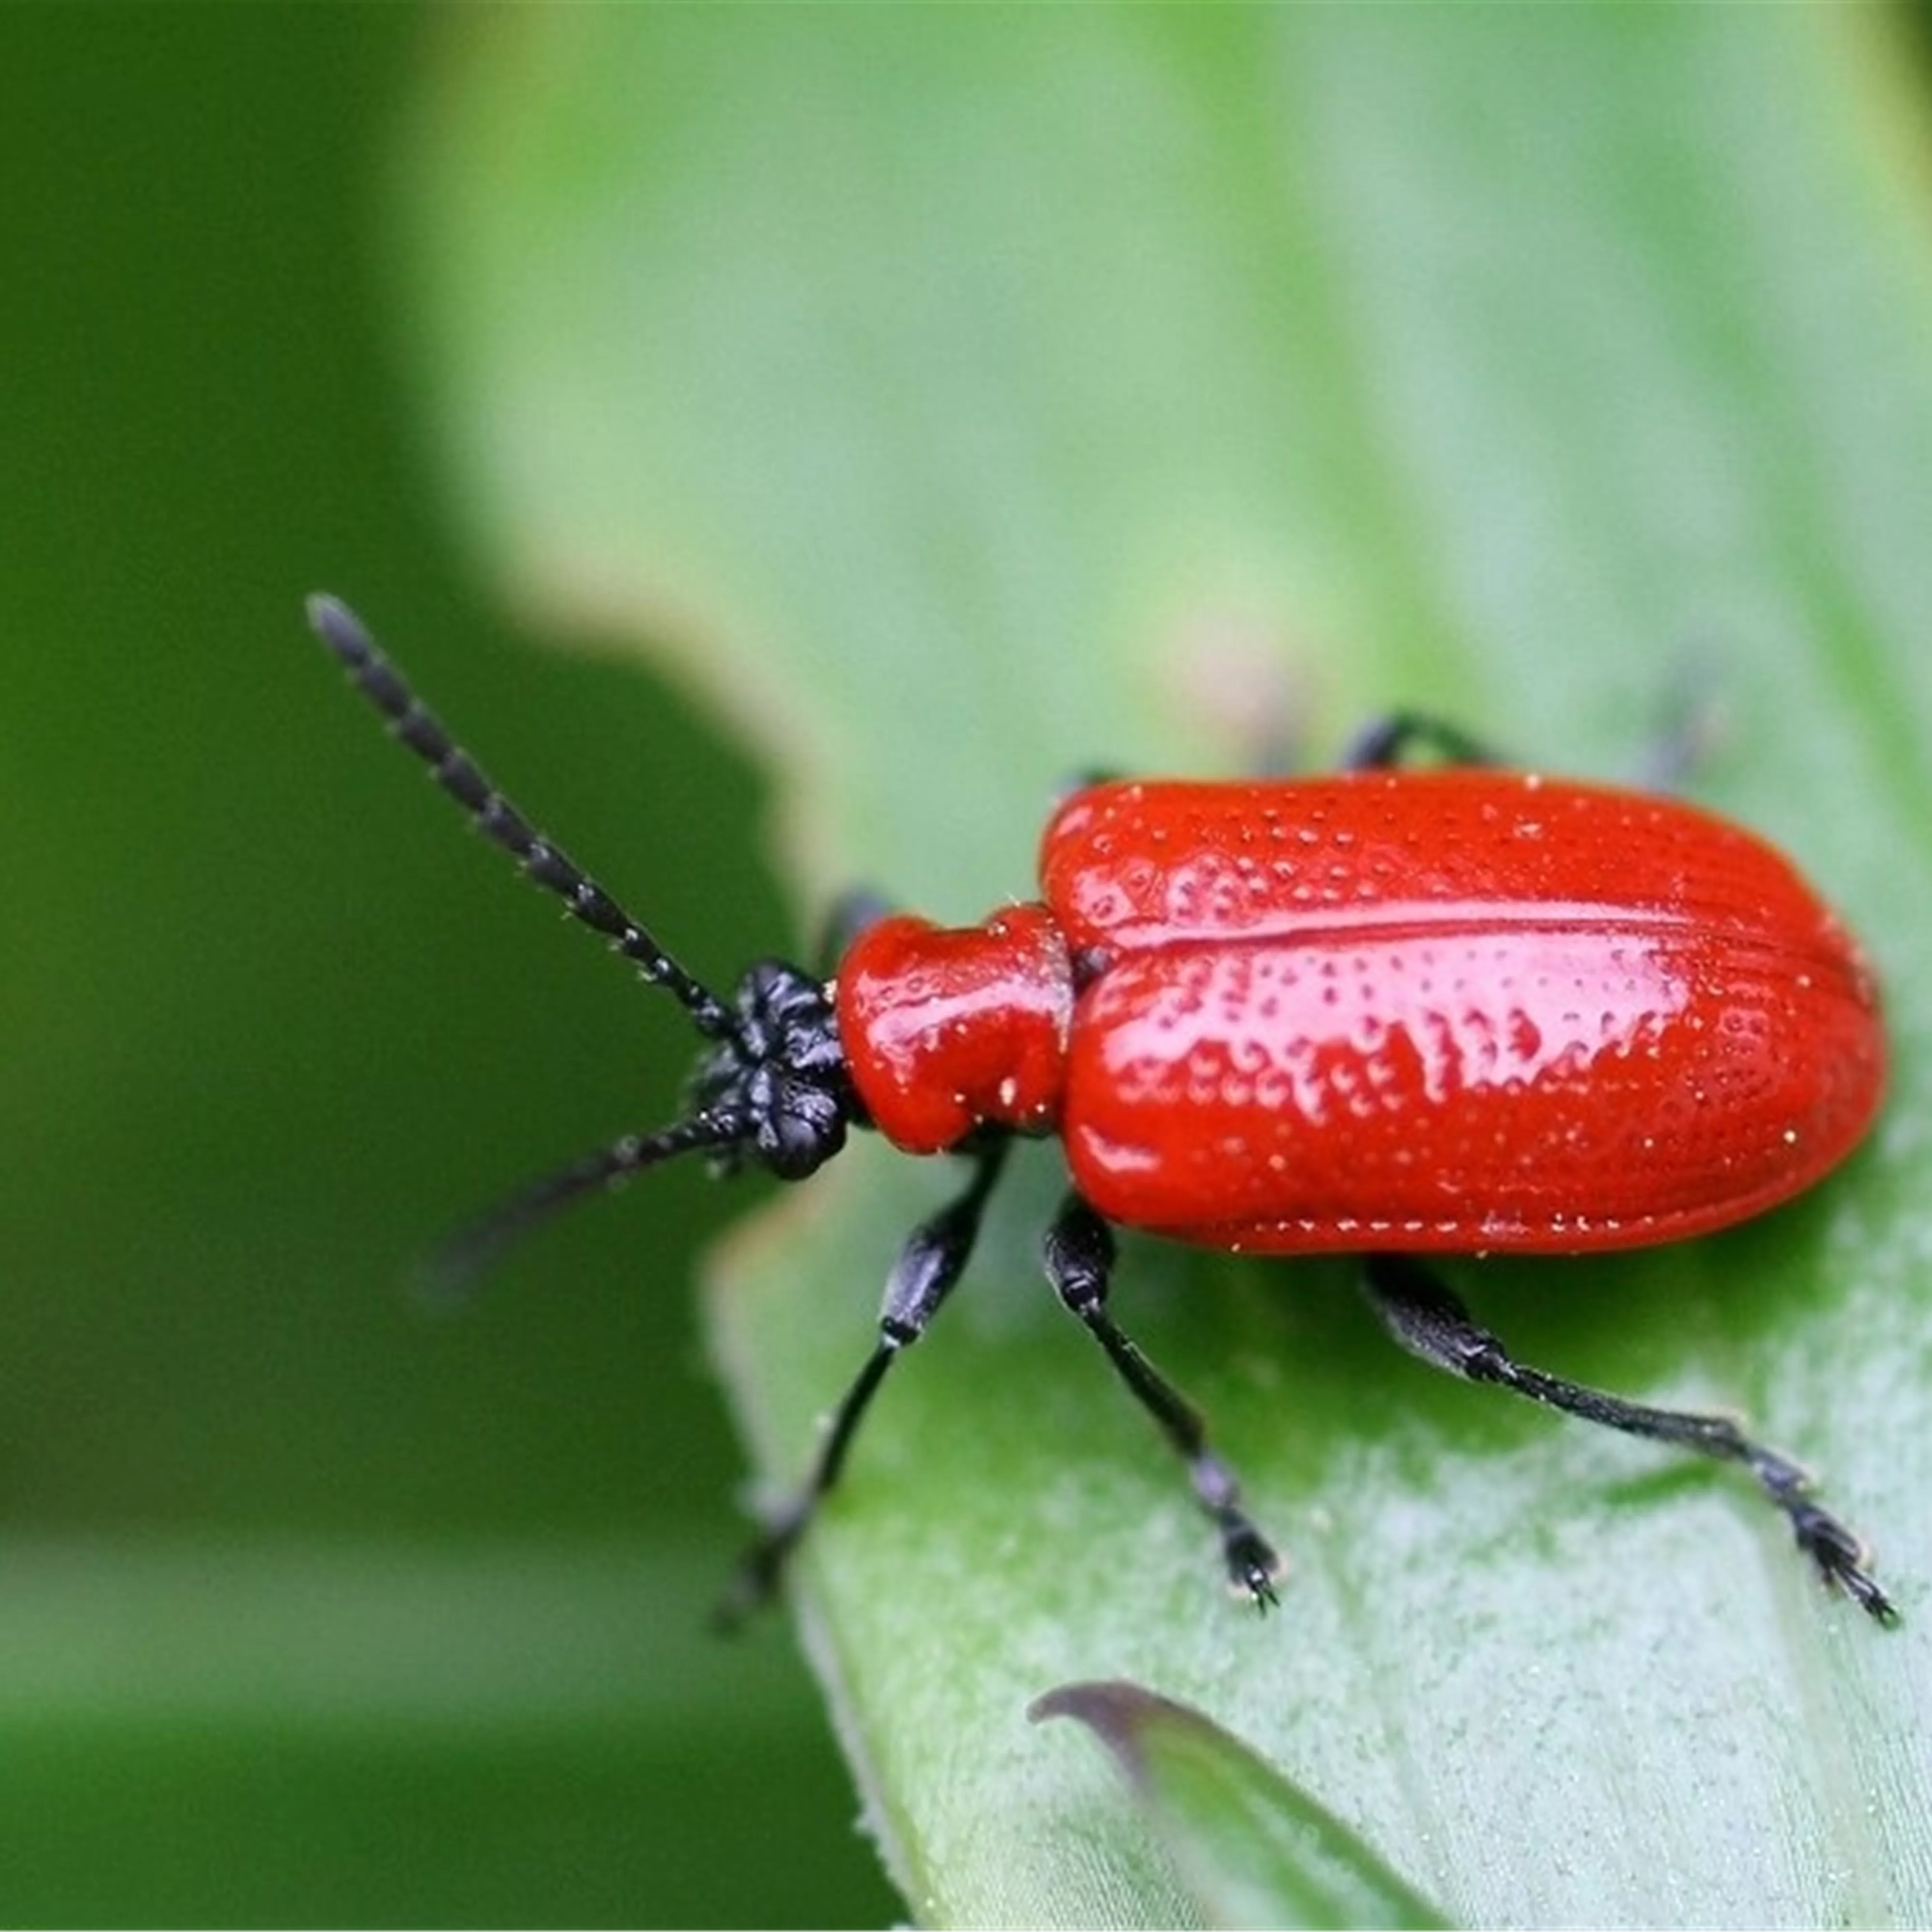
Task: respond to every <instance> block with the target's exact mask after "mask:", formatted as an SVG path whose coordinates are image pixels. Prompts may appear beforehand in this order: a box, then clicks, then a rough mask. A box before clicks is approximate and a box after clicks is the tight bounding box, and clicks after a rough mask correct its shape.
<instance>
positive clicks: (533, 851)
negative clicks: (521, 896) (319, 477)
mask: <svg viewBox="0 0 1932 1932" xmlns="http://www.w3.org/2000/svg"><path fill="white" fill-rule="evenodd" d="M308 620H309V622H310V624H311V625H312V626H313V627H314V631H315V634H316V635H317V637H320V639H321V640H322V641H323V643H325V644H326V645H327V646H328V647H329V649H331V650H332V651H333V652H335V655H336V656H337V657H338V658H340V659H341V662H342V664H343V666H344V668H345V669H346V670H347V671H348V673H349V675H350V679H352V680H353V682H354V683H355V685H356V688H357V689H358V690H359V691H361V692H362V694H363V696H364V697H366V698H368V700H369V701H370V703H371V704H373V705H374V706H375V707H376V709H377V710H378V711H380V712H382V714H383V716H384V717H386V718H388V719H389V730H390V732H391V734H392V736H395V737H396V738H398V739H401V742H403V743H404V744H405V745H408V746H409V748H410V750H411V751H414V752H415V753H416V756H417V757H419V758H421V759H422V761H423V762H424V763H425V764H426V765H428V766H429V768H430V770H431V773H432V774H433V775H434V777H435V779H436V781H437V784H440V786H441V787H443V790H445V791H446V792H447V793H449V795H450V796H451V797H452V798H453V799H455V800H456V802H457V803H458V805H461V806H462V807H463V809H464V810H465V811H467V812H468V813H469V815H470V817H471V818H472V820H474V821H475V823H476V825H477V826H478V829H480V830H481V831H482V832H483V833H484V835H486V836H487V837H488V838H490V839H493V841H495V842H496V844H499V845H500V846H502V848H503V849H504V850H505V851H506V852H508V853H509V854H510V856H511V857H512V858H514V859H515V860H516V861H517V863H518V864H519V865H520V866H521V867H522V868H523V871H525V872H526V873H527V874H529V877H531V878H532V879H534V880H535V881H536V882H537V883H538V885H540V886H543V887H544V888H545V889H547V890H548V891H550V892H554V893H555V894H556V895H557V897H558V898H560V899H561V900H562V901H563V903H564V904H565V906H566V907H568V909H569V911H570V913H571V916H572V917H573V918H574V919H579V920H580V921H582V922H583V924H584V925H586V926H589V928H590V929H591V930H592V932H597V933H601V935H603V936H604V938H606V939H607V940H608V941H610V947H611V950H612V951H613V952H616V953H622V955H623V956H624V957H625V959H628V960H629V961H630V962H631V965H634V967H636V968H637V971H638V972H639V973H640V974H642V975H643V977H644V978H645V979H646V980H648V981H649V983H650V984H651V985H652V986H661V987H663V988H664V989H665V990H666V991H667V992H669V993H670V995H672V996H673V998H676V1000H677V1001H679V1004H682V1007H684V1009H685V1011H686V1012H687V1013H689V1014H690V1016H691V1022H692V1024H693V1025H695V1026H696V1027H697V1030H698V1031H699V1032H700V1033H702V1034H706V1036H708V1037H710V1038H712V1039H714V1040H722V1039H728V1038H730V1037H732V1036H733V1034H734V1033H735V1032H736V1025H735V1022H734V1021H733V1018H732V1016H731V1013H730V1009H729V1008H727V1007H726V1006H725V1005H724V1003H723V1002H722V1001H720V1000H718V998H715V996H714V995H712V993H710V992H708V991H707V990H706V989H705V988H704V987H703V986H700V984H699V983H698V982H697V980H694V979H693V978H692V977H691V975H690V974H688V973H687V972H686V971H685V970H684V968H682V966H680V965H679V964H678V963H677V962H676V960H675V959H673V958H672V957H671V956H670V954H669V953H667V952H666V951H665V950H664V948H663V947H661V946H660V945H659V944H658V942H657V941H656V940H655V939H654V938H652V936H651V935H650V934H649V932H647V931H646V929H644V928H643V926H640V925H639V924H638V923H637V921H636V920H635V919H633V918H632V917H631V915H630V914H629V913H627V912H626V911H625V910H624V909H623V907H622V906H620V905H619V904H618V903H617V901H616V900H615V899H613V898H612V897H611V896H610V894H609V893H608V892H606V891H605V890H604V888H603V887H602V886H600V885H598V883H597V882H596V881H595V880H594V879H592V878H590V877H588V876H587V875H586V874H585V873H584V872H583V871H581V870H580V868H578V867H577V865H576V864H575V863H574V862H573V861H572V860H571V859H570V858H569V856H568V855H567V854H566V853H564V852H563V851H562V850H560V849H559V847H557V846H556V845H554V844H552V843H551V842H550V840H549V839H548V838H545V837H544V835H543V834H542V833H541V832H538V830H537V829H535V826H532V824H531V823H530V822H529V820H527V819H526V818H525V817H524V816H523V814H522V813H521V812H520V811H518V810H517V808H516V807H515V806H514V805H512V804H511V802H510V801H509V800H508V799H507V798H505V796H503V794H502V793H501V792H500V791H499V790H497V789H496V787H495V786H494V785H493V784H492V783H491V782H490V780H489V778H487V776H486V775H484V772H483V770H482V768H481V766H479V765H478V763H476V761H475V760H474V759H473V758H472V757H470V755H469V753H468V752H466V751H463V749H462V748H460V746H459V745H458V744H457V743H456V742H455V740H454V739H452V737H451V736H450V735H449V733H448V732H447V731H446V730H444V729H443V726H442V724H440V722H439V721H438V720H437V717H436V715H435V714H434V712H431V710H430V709H428V707H427V706H425V704H424V703H422V700H420V699H419V697H417V696H416V693H415V692H414V691H412V690H411V689H410V685H409V681H408V680H407V679H406V678H405V677H404V676H403V674H402V673H401V671H399V670H397V668H396V667H395V665H394V664H392V663H391V662H390V661H389V659H388V658H386V656H384V655H383V652H382V651H381V650H380V649H378V648H377V644H376V642H375V640H374V638H372V637H371V636H370V634H369V633H368V630H367V629H366V628H365V627H364V625H363V623H362V619H360V618H359V617H358V616H356V613H354V612H353V610H350V608H349V607H348V606H347V604H344V603H342V602H341V601H339V600H338V599H337V598H333V597H329V596H324V595H317V596H314V597H311V598H310V599H309V600H308ZM695 1124H696V1123H691V1125H693V1126H694V1125H695ZM713 1138H714V1139H719V1140H722V1139H727V1138H728V1136H725V1135H723V1134H722V1133H719V1134H717V1135H715V1136H713ZM703 1144H705V1143H703V1142H700V1141H688V1142H685V1145H693V1146H694V1145H703ZM620 1145H622V1144H621V1143H620ZM617 1152H618V1149H616V1148H612V1149H611V1150H610V1156H614V1155H615V1154H616V1153H617ZM600 1158H609V1156H606V1157H600ZM642 1164H643V1163H631V1164H630V1165H629V1166H627V1165H625V1163H621V1162H620V1163H619V1164H617V1165H616V1166H613V1167H610V1168H609V1169H607V1170H605V1171H604V1172H603V1173H602V1174H601V1179H604V1180H608V1179H610V1178H613V1176H614V1175H617V1174H619V1173H624V1172H629V1171H630V1166H636V1165H642ZM591 1166H592V1163H583V1169H584V1171H585V1172H589V1169H590V1168H591ZM568 1172H570V1173H574V1172H577V1170H576V1169H571V1170H569V1171H568ZM567 1178H568V1175H559V1176H558V1177H557V1178H556V1184H562V1182H564V1181H565V1180H566V1179H567ZM553 1185H554V1184H553ZM596 1185H598V1179H596V1178H592V1179H586V1180H585V1181H582V1182H581V1184H580V1185H579V1186H577V1187H574V1188H570V1187H566V1188H565V1189H564V1190H563V1193H562V1196H560V1197H559V1198H568V1196H570V1195H571V1194H573V1193H582V1192H583V1191H584V1190H586V1189H589V1188H590V1187H595V1186H596ZM531 1198H533V1196H532V1197H531ZM515 1205H516V1204H514V1203H512V1204H511V1207H512V1208H514V1206H515ZM534 1218H536V1215H535V1214H534V1213H532V1212H531V1211H529V1210H528V1209H527V1208H526V1211H525V1213H524V1214H523V1217H521V1220H520V1221H519V1222H518V1223H517V1225H518V1226H520V1225H522V1221H523V1220H531V1219H534Z"/></svg>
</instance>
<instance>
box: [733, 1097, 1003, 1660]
mask: <svg viewBox="0 0 1932 1932" xmlns="http://www.w3.org/2000/svg"><path fill="white" fill-rule="evenodd" d="M1012 1147H1013V1141H1012V1138H1011V1136H1008V1135H1005V1134H1001V1135H997V1136H992V1137H989V1139H986V1141H985V1142H983V1143H982V1144H980V1145H978V1146H977V1147H975V1148H973V1149H972V1150H971V1151H970V1152H969V1153H968V1159H970V1160H971V1161H972V1163H973V1172H972V1174H971V1177H970V1178H968V1181H967V1183H966V1185H965V1187H962V1189H961V1190H959V1193H957V1194H956V1195H955V1196H953V1199H951V1200H950V1201H949V1202H947V1204H946V1205H945V1206H944V1207H943V1208H941V1209H940V1210H939V1211H938V1212H937V1213H936V1214H932V1215H930V1216H929V1217H927V1218H926V1220H923V1221H922V1222H921V1223H919V1226H917V1227H916V1228H915V1229H913V1231H912V1232H911V1233H910V1235H907V1237H906V1239H905V1243H904V1246H903V1247H901V1249H900V1250H899V1256H898V1260H897V1261H896V1262H895V1263H894V1264H893V1265H892V1273H891V1274H890V1275H889V1276H888V1277H886V1292H885V1297H884V1300H883V1303H882V1304H881V1306H880V1311H879V1339H878V1341H877V1343H876V1344H875V1345H874V1347H873V1349H872V1352H871V1355H868V1357H867V1358H865V1366H864V1367H862V1368H861V1369H860V1370H859V1373H858V1375H857V1376H856V1377H855V1378H854V1379H853V1383H852V1385H851V1387H850V1388H848V1389H847V1391H845V1394H844V1398H843V1400H841V1402H840V1403H839V1405H838V1408H837V1409H836V1410H835V1411H834V1412H833V1415H832V1426H831V1427H830V1428H829V1430H827V1431H826V1436H825V1440H824V1441H823V1443H822V1444H821V1445H820V1448H819V1451H818V1456H817V1460H816V1461H815V1462H814V1463H813V1464H812V1466H811V1472H810V1473H809V1474H808V1475H807V1476H806V1478H805V1481H803V1482H802V1484H799V1487H798V1488H797V1489H796V1490H794V1491H793V1493H792V1494H791V1496H790V1497H789V1498H788V1499H787V1500H786V1501H785V1502H784V1503H783V1504H782V1505H780V1507H779V1508H778V1509H776V1510H775V1511H772V1513H771V1514H770V1515H769V1516H768V1517H766V1520H765V1524H764V1528H763V1531H762V1532H760V1535H759V1536H758V1537H757V1540H756V1541H754V1543H753V1544H751V1547H750V1548H749V1549H748V1550H746V1551H745V1554H744V1556H742V1559H740V1560H739V1564H738V1567H737V1568H736V1571H735V1572H734V1574H733V1577H732V1580H731V1582H730V1585H729V1586H727V1589H726V1591H725V1593H724V1596H723V1597H722V1598H721V1599H720V1600H719V1601H718V1605H717V1607H716V1608H715V1610H714V1611H713V1613H712V1622H713V1624H714V1625H715V1626H716V1627H717V1628H719V1629H721V1630H727V1631H729V1630H735V1629H736V1628H737V1627H738V1625H740V1624H741V1623H742V1622H744V1620H745V1618H746V1617H748V1616H750V1615H751V1613H753V1612H754V1611H755V1610H758V1609H759V1608H760V1607H761V1606H762V1605H763V1604H766V1602H768V1601H769V1600H770V1599H771V1598H772V1596H773V1595H775V1593H776V1592H777V1589H778V1583H779V1580H780V1579H781V1577H783V1575H784V1566H785V1561H786V1559H787V1558H788V1557H789V1556H790V1554H791V1553H792V1551H793V1549H794V1548H795V1547H796V1545H797V1544H798V1541H799V1538H801V1537H802V1536H803V1535H804V1534H805V1530H806V1529H807V1528H808V1526H809V1525H810V1524H811V1520H812V1518H813V1517H814V1516H815V1515H816V1514H817V1511H818V1507H819V1505H820V1503H822V1502H823V1501H824V1500H825V1498H826V1496H827V1494H828V1493H829V1492H830V1490H831V1489H832V1485H833V1484H835V1483H836V1482H837V1481H838V1477H839V1474H840V1472H841V1470H843V1469H844V1466H845V1458H846V1455H847V1452H848V1451H850V1448H851V1447H852V1439H853V1436H855V1435H856V1433H858V1428H859V1423H860V1422H861V1421H862V1419H863V1418H864V1417H865V1412H866V1411H867V1410H868V1409H869V1408H870V1407H871V1402H872V1398H873V1397H874V1395H876V1394H877V1393H878V1390H879V1385H880V1383H881V1382H883V1381H884V1380H885V1379H886V1371H887V1370H889V1368H891V1367H892V1364H894V1363H895V1361H898V1358H899V1355H900V1354H901V1352H902V1351H903V1350H904V1349H908V1348H910V1346H912V1344H913V1343H915V1342H916V1341H917V1340H919V1337H921V1336H922V1335H923V1334H925V1333H926V1328H927V1327H928V1326H929V1324H930V1323H931V1322H932V1318H933V1317H934V1316H935V1315H936V1314H938V1312H939V1310H940V1307H941V1304H944V1301H945V1300H946V1298H947V1295H950V1294H951V1293H952V1292H953V1287H954V1286H955V1284H956V1283H957V1282H958V1281H959V1277H960V1276H961V1275H962V1274H963V1273H964V1272H965V1268H966V1264H967V1262H968V1260H969V1259H971V1256H972V1253H973V1248H974V1244H975V1242H976V1241H977V1240H978V1239H979V1235H980V1221H981V1220H982V1218H983V1216H984V1214H985V1212H986V1202H987V1199H988V1197H989V1196H990V1195H991V1194H992V1191H993V1189H994V1187H995V1185H996V1184H998V1181H999V1178H1000V1175H1001V1171H1002V1170H1003V1169H1004V1167H1005V1166H1006V1163H1007V1154H1009V1152H1010V1151H1011V1149H1012Z"/></svg>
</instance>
